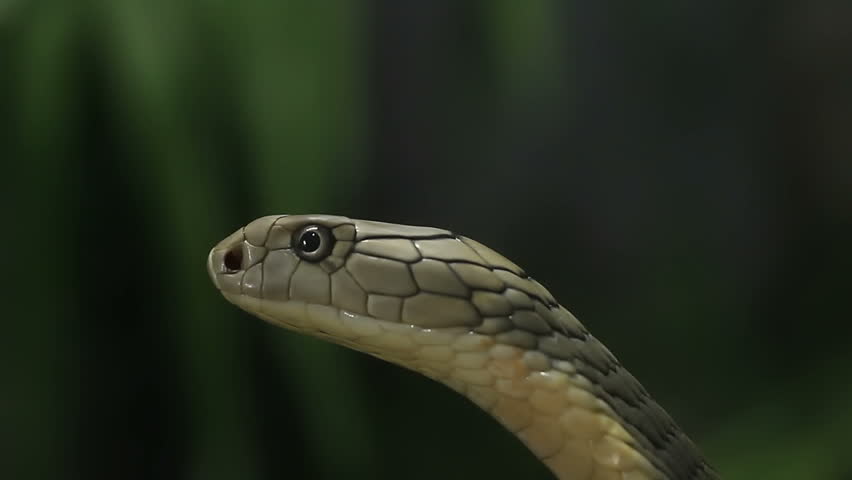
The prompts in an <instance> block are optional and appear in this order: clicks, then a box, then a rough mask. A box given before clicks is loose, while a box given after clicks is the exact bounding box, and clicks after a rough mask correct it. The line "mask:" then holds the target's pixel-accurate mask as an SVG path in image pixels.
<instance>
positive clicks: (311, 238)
mask: <svg viewBox="0 0 852 480" xmlns="http://www.w3.org/2000/svg"><path fill="white" fill-rule="evenodd" d="M295 238H296V242H295V243H294V244H293V249H294V250H295V251H296V254H297V255H298V256H299V257H301V258H302V259H304V260H307V261H309V262H319V261H320V260H322V259H324V258H325V257H327V256H328V254H330V253H331V248H332V247H333V246H334V236H333V235H332V234H331V232H330V231H329V230H328V228H326V227H323V226H322V225H308V226H306V227H302V229H301V230H299V232H298V233H297V234H296V236H295Z"/></svg>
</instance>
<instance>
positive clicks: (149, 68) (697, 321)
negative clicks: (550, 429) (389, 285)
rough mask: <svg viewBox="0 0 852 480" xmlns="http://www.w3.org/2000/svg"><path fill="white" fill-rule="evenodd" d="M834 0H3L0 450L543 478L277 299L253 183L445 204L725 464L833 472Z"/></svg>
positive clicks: (842, 97)
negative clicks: (207, 263)
mask: <svg viewBox="0 0 852 480" xmlns="http://www.w3.org/2000/svg"><path fill="white" fill-rule="evenodd" d="M850 31H852V10H851V9H850V7H849V6H848V5H846V4H845V3H843V2H830V1H827V0H819V1H816V2H795V1H788V2H777V3H762V2H756V1H749V2H733V1H723V2H711V1H709V0H708V1H703V2H697V3H696V2H688V3H684V4H675V3H671V2H645V3H643V4H641V7H640V6H638V4H637V5H635V6H630V5H622V6H616V5H609V4H604V3H595V2H557V1H536V2H530V3H527V4H524V5H520V4H519V3H517V2H511V1H508V0H500V1H490V2H484V1H480V2H448V1H440V2H414V1H405V2H342V1H341V2H307V1H282V2H274V1H265V0H247V1H243V2H222V1H213V0H194V1H186V2H167V1H163V0H149V1H144V2H143V1H139V0H110V1H95V0H85V1H83V0H81V1H76V0H40V1H39V0H33V1H24V0H17V1H16V0H6V1H0V122H2V123H1V124H0V129H2V134H0V135H2V136H0V140H2V145H3V147H2V152H3V153H2V155H3V159H4V165H6V171H7V172H11V175H10V176H9V177H8V178H9V180H10V181H8V182H7V183H6V184H5V186H4V188H3V194H4V195H5V196H6V197H5V198H4V201H3V205H4V213H5V215H4V217H5V218H6V219H7V221H6V222H5V224H6V226H7V228H6V230H5V232H4V233H5V235H4V238H5V241H6V242H7V244H4V248H5V255H3V257H4V258H3V267H4V268H3V270H4V272H5V273H6V275H5V278H6V281H7V284H6V286H5V288H4V289H3V290H4V291H5V292H6V296H4V300H5V302H4V303H5V308H4V312H5V314H4V322H3V325H4V327H5V328H4V334H3V335H2V337H0V338H2V344H0V348H2V351H3V354H4V355H3V357H0V358H2V359H3V361H2V362H0V363H2V365H3V366H2V367H0V374H2V377H0V380H2V390H0V442H2V444H3V445H4V447H3V448H2V452H0V475H1V476H2V478H10V479H11V478H15V479H18V478H39V479H42V478H100V477H104V478H188V479H205V480H207V479H218V478H221V479H233V478H240V479H265V478H311V479H322V478H325V479H334V478H344V477H345V478H370V479H379V478H411V479H418V478H423V479H426V478H430V479H431V478H488V479H500V478H505V479H518V478H549V476H548V473H547V471H546V470H545V469H544V467H542V466H541V465H539V464H538V463H537V462H536V461H535V459H533V458H532V456H531V455H530V454H529V453H528V452H527V451H526V450H525V449H524V448H523V447H522V446H521V445H520V443H518V442H517V441H516V440H515V439H514V438H513V437H512V436H511V435H510V434H509V433H508V432H505V431H503V430H502V428H501V427H499V426H498V425H496V424H495V423H494V422H493V421H492V420H491V419H490V418H488V417H487V416H486V415H485V414H483V413H482V412H480V411H478V410H477V409H476V408H475V407H473V406H472V405H470V404H469V403H468V402H465V401H463V400H462V399H460V398H457V396H456V395H455V394H454V393H452V392H450V391H449V390H447V389H445V388H444V387H441V386H439V385H437V384H435V383H433V382H430V381H428V380H426V379H423V378H419V377H416V376H414V375H411V374H409V373H408V372H404V371H402V370H400V369H397V368H395V367H392V366H389V365H386V364H384V363H382V362H380V361H378V360H375V359H372V358H367V357H366V356H363V355H359V354H356V353H354V352H350V351H347V350H344V349H342V348H338V347H335V346H332V345H328V344H325V343H322V342H319V341H317V340H313V339H309V338H304V337H301V336H298V335H295V334H291V333H289V332H285V331H283V330H279V329H276V328H273V327H271V326H268V325H265V324H262V323H261V322H259V321H257V320H256V319H254V318H250V317H248V316H247V315H245V314H243V313H241V312H238V311H236V310H235V309H234V308H232V307H231V306H230V305H228V304H226V303H225V302H224V301H223V300H222V299H221V298H219V296H218V294H217V292H216V291H215V289H213V288H212V287H211V285H210V284H209V280H208V278H207V276H206V273H205V271H204V259H205V256H206V253H207V251H208V249H209V248H210V247H211V246H212V245H213V244H215V243H216V242H217V241H218V240H219V239H221V238H223V237H224V236H226V235H227V234H229V233H230V232H232V231H233V230H234V229H236V228H237V227H239V226H240V225H242V224H244V223H246V222H248V221H249V220H251V219H253V218H255V217H258V216H261V215H266V214H271V213H306V212H329V213H331V212H334V213H340V214H344V215H350V216H353V217H358V218H373V219H380V220H386V221H394V222H401V223H413V224H429V225H436V226H441V227H446V228H451V229H453V230H456V231H459V232H462V233H464V234H466V235H469V236H471V237H474V238H477V239H479V240H481V241H483V242H484V243H486V244H489V245H491V246H494V247H495V248H497V249H498V250H499V251H501V252H503V253H505V254H507V256H509V257H510V258H513V259H515V260H516V261H517V262H518V263H519V264H521V265H524V266H525V267H526V268H527V270H528V271H530V272H532V273H533V275H534V276H536V277H537V278H538V279H539V280H541V281H542V282H543V283H544V284H546V285H548V286H549V287H550V288H551V290H552V291H553V292H554V294H555V295H556V297H557V298H559V299H560V300H561V301H562V302H563V303H564V304H566V305H568V306H569V308H571V309H572V310H573V311H574V312H575V313H577V314H578V316H579V317H580V318H581V319H583V320H584V322H585V323H586V324H587V325H588V326H589V327H590V329H591V330H592V331H594V332H595V333H596V335H597V336H599V337H600V338H602V339H603V340H604V342H605V343H607V345H609V346H610V347H611V348H612V349H613V350H614V351H615V352H616V353H617V354H618V355H619V357H620V358H621V359H622V361H624V363H626V364H627V365H628V366H629V367H630V368H631V370H632V371H633V373H634V374H635V375H636V376H637V377H638V378H640V379H641V380H642V381H643V383H645V385H646V386H647V387H648V388H649V390H650V391H651V392H653V393H654V394H655V396H656V397H657V398H658V400H659V401H660V403H661V404H662V405H664V406H665V407H666V408H667V409H669V411H671V412H672V413H673V415H674V416H675V418H677V419H678V420H679V422H680V423H681V425H682V426H683V427H684V428H685V429H686V430H687V431H688V432H690V433H691V434H692V436H693V437H694V439H695V440H696V441H697V442H698V443H699V444H700V445H702V446H703V448H704V450H705V452H706V453H707V455H708V457H709V458H710V459H711V461H712V463H713V464H714V465H716V466H717V467H718V468H719V470H720V471H721V472H722V473H723V474H724V476H725V478H749V479H751V478H774V479H806V478H807V479H810V478H815V479H848V478H852V461H850V460H849V457H848V455H847V454H846V451H845V450H846V443H847V442H846V437H847V434H848V432H849V431H850V429H852V411H851V410H850V409H849V408H848V406H849V405H850V402H852V388H851V387H850V385H852V382H850V380H849V369H850V367H851V366H852V349H850V345H849V338H850V334H852V326H850V323H852V322H850V321H849V320H850V318H852V316H850V313H852V309H850V307H849V302H848V295H849V287H850V285H852V283H850V279H849V272H850V270H852V249H850V248H849V245H850V240H852V213H851V212H852V161H850V158H852V144H850V142H849V138H850V136H849V128H848V127H849V125H852V89H851V88H850V87H849V86H850V85H852V56H850V55H848V52H849V47H850V46H852V39H850V36H849V32H850Z"/></svg>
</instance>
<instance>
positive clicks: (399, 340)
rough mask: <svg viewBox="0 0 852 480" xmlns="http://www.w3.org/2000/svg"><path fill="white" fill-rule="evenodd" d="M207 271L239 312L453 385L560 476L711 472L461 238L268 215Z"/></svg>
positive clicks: (625, 384) (570, 329)
mask: <svg viewBox="0 0 852 480" xmlns="http://www.w3.org/2000/svg"><path fill="white" fill-rule="evenodd" d="M207 270H208V273H209V275H210V278H211V279H212V281H213V283H214V285H215V286H216V288H217V289H218V290H219V292H220V293H221V294H222V295H223V296H224V297H225V299H226V300H228V301H229V302H231V303H233V304H234V305H236V306H237V307H239V308H241V309H242V310H245V311H246V312H248V313H250V314H251V315H254V316H256V317H258V318H260V319H262V320H264V321H267V322H269V323H272V324H274V325H277V326H281V327H284V328H286V329H289V330H293V331H296V332H300V333H303V334H307V335H312V336H315V337H319V338H322V339H325V340H328V341H330V342H333V343H336V344H339V345H343V346H345V347H349V348H352V349H354V350H357V351H360V352H364V353H367V354H369V355H373V356H375V357H378V358H381V359H383V360H386V361H389V362H391V363H394V364H397V365H399V366H402V367H404V368H407V369H410V370H413V371H415V372H418V373H420V374H422V375H425V376H426V377H429V378H431V379H434V380H436V381H438V382H440V383H443V384H444V385H446V386H448V387H449V388H451V389H453V390H455V391H457V392H459V393H460V394H462V395H463V396H465V397H467V398H468V399H469V400H470V401H472V402H473V403H474V404H476V405H477V406H479V407H480V408H481V409H483V410H484V411H486V412H487V413H489V414H490V415H491V416H493V417H494V418H495V419H496V420H497V421H498V422H499V423H501V424H502V425H503V426H504V427H505V428H506V429H508V430H509V431H510V432H512V433H513V434H514V435H515V436H516V437H517V438H518V439H520V441H521V442H522V443H523V444H524V445H526V447H527V448H528V449H529V450H530V451H531V452H532V453H533V454H534V455H535V456H536V457H537V458H538V459H539V460H540V461H541V462H543V463H544V464H545V465H546V466H547V467H548V468H549V469H550V471H551V472H552V473H553V474H554V475H555V477H556V478H558V479H560V480H616V479H617V480H651V479H654V480H661V479H668V480H711V479H718V478H719V475H718V473H717V472H716V471H715V470H714V469H713V468H712V467H711V466H710V465H709V464H708V462H707V460H706V459H705V457H704V456H703V455H702V453H701V452H700V450H699V449H698V447H697V446H696V445H695V443H693V442H692V440H690V438H689V437H688V436H687V435H686V434H685V433H684V432H683V430H681V429H680V428H679V427H678V425H677V424H676V423H675V422H674V420H673V419H672V418H671V416H670V415H669V414H668V413H667V412H666V411H665V410H664V409H663V408H662V407H660V405H659V404H658V403H657V402H655V401H654V400H653V399H652V398H651V396H650V394H649V393H648V391H647V390H646V389H645V388H644V387H643V386H642V385H641V384H640V383H639V382H638V381H637V380H636V378H634V377H633V376H632V375H631V374H630V373H629V372H628V371H627V370H626V369H625V368H624V366H622V364H621V363H620V362H619V360H618V359H616V357H615V356H614V355H613V354H612V353H611V352H610V351H609V350H608V349H607V347H606V346H604V344H603V343H601V342H600V341H599V340H598V339H597V338H595V337H594V336H593V335H592V334H591V333H590V332H589V331H588V329H587V328H586V327H585V326H584V325H583V324H582V323H581V322H580V321H579V320H578V319H577V318H576V317H575V316H574V315H573V314H571V313H570V312H569V311H568V310H567V309H566V308H565V307H563V306H562V305H561V304H560V303H559V302H557V301H556V299H555V298H554V297H553V295H551V293H550V292H549V291H548V290H547V289H546V288H545V287H544V286H543V285H542V284H541V283H539V282H538V281H536V280H535V279H533V278H532V277H531V276H529V275H528V274H527V273H526V272H525V271H524V270H523V269H521V268H520V267H519V266H517V265H516V264H515V263H513V262H512V261H510V260H508V259H507V258H506V257H504V256H503V255H501V254H499V253H497V252H496V251H495V250H492V249H491V248H489V247H487V246H485V245H483V244H481V243H479V242H477V241H475V240H472V239H470V238H468V237H465V236H461V235H457V234H455V233H453V232H451V231H449V230H444V229H440V228H434V227H421V226H410V225H400V224H392V223H384V222H377V221H370V220H356V219H350V218H347V217H343V216H336V215H271V216H265V217H261V218H258V219H256V220H254V221H252V222H250V223H248V224H247V225H245V226H244V227H242V228H240V229H238V230H237V231H236V232H234V233H233V234H231V235H230V236H228V237H226V238H225V239H224V240H222V241H221V242H219V243H218V244H217V245H216V246H215V247H213V249H212V250H210V253H209V254H208V257H207Z"/></svg>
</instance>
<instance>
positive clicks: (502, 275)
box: [207, 215, 556, 354]
mask: <svg viewBox="0 0 852 480" xmlns="http://www.w3.org/2000/svg"><path fill="white" fill-rule="evenodd" d="M207 267H208V272H209V274H210V277H211V279H212V280H213V283H214V284H215V285H216V287H217V288H218V289H219V290H220V291H221V292H222V294H223V295H224V296H225V298H226V299H228V300H229V301H230V302H232V303H234V304H235V305H237V306H239V307H240V308H242V309H244V310H246V311H248V312H249V313H252V314H253V315H256V316H258V317H260V318H262V319H264V320H266V321H269V322H271V323H274V324H277V325H280V326H284V327H287V328H290V329H293V330H298V331H302V332H305V333H309V334H312V335H315V336H321V337H325V338H327V339H330V340H332V341H335V342H337V343H343V344H346V345H347V346H351V347H354V348H357V349H359V350H363V351H367V352H368V353H373V354H375V352H376V351H377V350H380V349H377V348H366V347H365V345H364V343H367V342H368V341H369V340H370V339H371V338H378V337H384V338H393V337H394V335H391V336H388V335H386V334H387V333H388V332H387V330H393V329H396V330H394V332H393V333H394V334H400V333H404V332H400V331H399V329H400V328H403V329H405V328H407V329H408V330H409V331H411V330H412V329H413V330H416V331H419V332H421V333H423V332H424V331H425V333H424V334H428V333H432V332H433V331H434V330H438V329H443V330H447V329H449V330H452V331H454V332H456V333H459V332H478V333H483V334H487V335H496V334H499V333H501V332H508V331H510V330H514V329H516V326H517V325H521V326H523V327H524V328H526V329H527V330H529V329H532V330H533V331H536V330H538V331H541V332H547V331H549V330H550V328H551V327H550V326H549V325H548V324H547V322H546V321H545V320H543V319H542V316H541V315H537V314H536V310H537V309H538V310H542V311H545V310H548V309H549V308H551V307H554V306H555V305H556V302H555V301H554V300H553V297H551V296H550V294H549V293H548V292H547V290H545V289H544V287H542V286H541V285H540V284H538V283H537V282H535V281H534V280H532V279H531V278H529V277H528V276H527V275H526V274H525V273H524V272H523V271H522V270H521V269H520V268H519V267H518V266H517V265H515V264H514V263H512V262H510V261H509V260H507V259H505V258H504V257H502V256H501V255H499V254H497V253H496V252H494V251H493V250H491V249H489V248H488V247H485V246H483V245H481V244H479V243H477V242H475V241H473V240H471V239H468V238H465V237H462V236H458V235H455V234H453V233H452V232H449V231H447V230H442V229H438V228H431V227H415V226H407V225H396V224H389V223H382V222H373V221H367V220H354V219H349V218H346V217H339V216H326V215H277V216H267V217H262V218H259V219H257V220H255V221H253V222H251V223H249V224H248V225H246V226H245V227H243V228H241V229H239V230H237V231H236V232H234V233H233V234H231V235H230V236H228V237H227V238H226V239H224V240H222V241H221V242H220V243H219V244H218V245H216V246H215V247H214V248H213V249H212V250H211V251H210V254H209V256H208V261H207ZM378 333H382V335H378ZM509 335H511V336H512V337H513V339H514V340H515V342H514V343H521V344H527V343H528V344H530V346H532V344H533V343H534V338H533V337H534V335H531V334H518V333H514V334H512V333H509ZM515 337H517V338H515ZM521 337H523V339H521ZM400 341H401V342H402V340H400Z"/></svg>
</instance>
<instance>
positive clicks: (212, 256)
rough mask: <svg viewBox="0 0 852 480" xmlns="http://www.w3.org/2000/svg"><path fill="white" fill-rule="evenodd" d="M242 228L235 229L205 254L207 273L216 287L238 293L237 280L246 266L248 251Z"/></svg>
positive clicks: (239, 279)
mask: <svg viewBox="0 0 852 480" xmlns="http://www.w3.org/2000/svg"><path fill="white" fill-rule="evenodd" d="M247 248H248V247H247V244H246V241H245V234H244V233H243V230H242V229H240V230H237V231H236V232H234V233H233V234H231V235H230V236H228V238H226V239H224V240H222V241H221V242H219V244H218V245H216V246H215V247H213V249H211V250H210V253H209V254H208V255H207V273H208V275H210V279H211V280H212V281H213V284H214V285H216V288H218V289H219V290H222V291H231V290H235V291H234V292H233V293H239V288H238V286H239V282H240V281H241V280H242V277H243V275H244V274H245V270H246V268H247V267H248V265H247V263H248V260H249V258H248V257H249V256H250V253H249V252H247Z"/></svg>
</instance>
